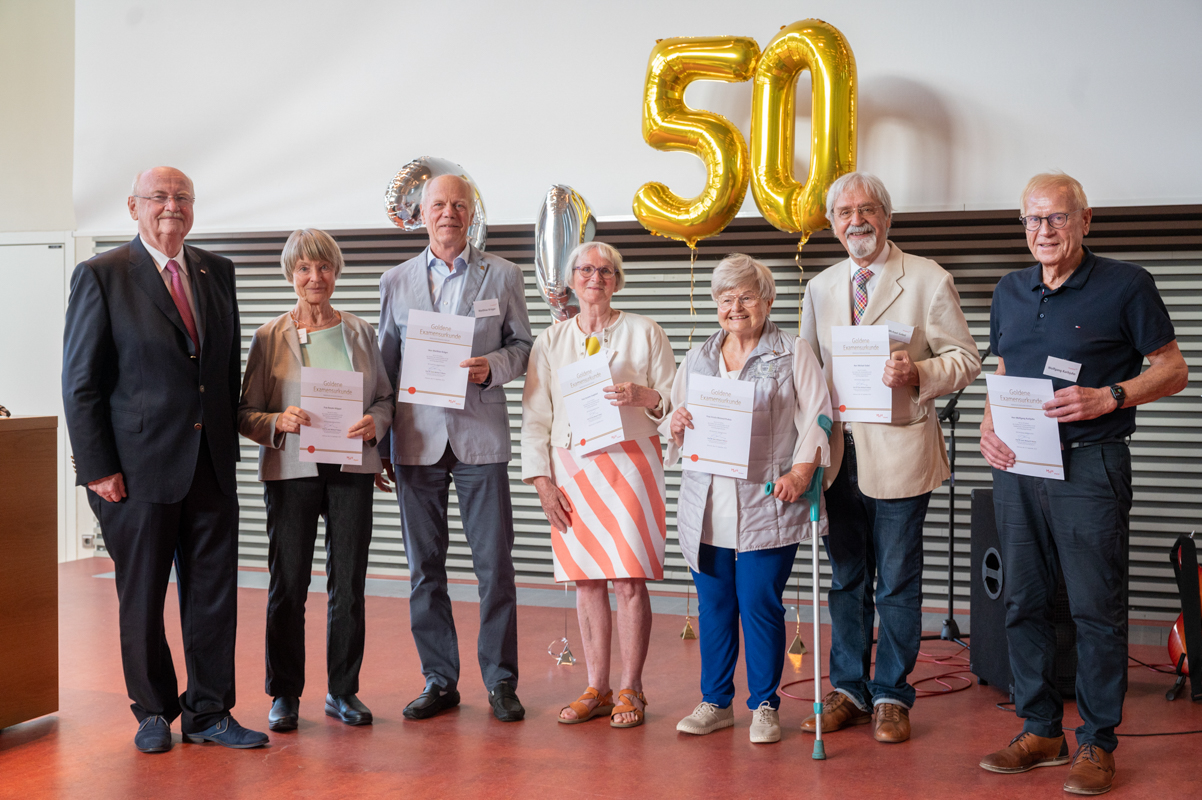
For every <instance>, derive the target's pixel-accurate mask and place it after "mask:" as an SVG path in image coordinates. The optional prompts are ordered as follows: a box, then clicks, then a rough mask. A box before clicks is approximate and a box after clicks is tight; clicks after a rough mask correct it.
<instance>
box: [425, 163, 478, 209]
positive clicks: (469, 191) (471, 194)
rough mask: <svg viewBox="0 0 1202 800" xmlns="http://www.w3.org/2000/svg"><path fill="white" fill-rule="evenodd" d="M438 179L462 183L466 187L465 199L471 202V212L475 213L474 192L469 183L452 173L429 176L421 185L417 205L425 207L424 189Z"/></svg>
mask: <svg viewBox="0 0 1202 800" xmlns="http://www.w3.org/2000/svg"><path fill="white" fill-rule="evenodd" d="M439 178H455V179H456V180H458V181H461V182H462V183H463V185H464V186H465V187H467V199H468V200H470V201H471V206H472V211H473V212H474V211H475V209H476V192H475V191H474V190H473V189H472V184H471V182H470V181H468V179H467V178H465V177H463V176H462V175H456V174H454V173H452V172H444V173H443V174H442V175H431V176H430V177H429V178H427V179H426V180H425V182H423V183H422V193H421V197H420V198H418V201H417V204H418V205H419V206H422V207H425V205H426V189H428V188H430V184H432V183H434V181H436V180H438V179H439Z"/></svg>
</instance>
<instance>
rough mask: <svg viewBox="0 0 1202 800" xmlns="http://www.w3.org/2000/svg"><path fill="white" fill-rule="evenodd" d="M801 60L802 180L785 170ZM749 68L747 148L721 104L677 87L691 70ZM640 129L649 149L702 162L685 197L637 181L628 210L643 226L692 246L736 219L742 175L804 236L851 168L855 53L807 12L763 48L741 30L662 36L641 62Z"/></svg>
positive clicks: (737, 72) (784, 225) (821, 221)
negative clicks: (700, 178) (695, 187)
mask: <svg viewBox="0 0 1202 800" xmlns="http://www.w3.org/2000/svg"><path fill="white" fill-rule="evenodd" d="M805 69H809V70H810V75H811V84H812V87H813V89H812V114H811V119H812V137H811V140H810V174H809V178H808V179H807V180H806V182H805V183H800V182H798V181H797V180H796V179H795V178H794V177H793V150H794V96H795V95H796V87H797V78H798V76H799V75H800V74H801V72H802V70H805ZM752 76H754V78H755V81H754V93H753V95H752V111H751V152H750V158H749V157H748V152H747V145H746V144H745V143H744V141H743V137H742V135H741V134H740V133H739V130H738V128H736V127H735V126H734V125H732V124H731V122H730V121H729V120H728V119H726V118H725V117H722V116H721V115H719V114H714V113H711V112H708V111H696V110H693V109H691V108H689V107H688V106H686V105H685V103H684V92H685V88H686V87H687V86H688V85H689V84H690V83H691V82H693V81H695V80H723V81H730V82H737V81H744V80H747V79H748V78H750V77H752ZM643 138H644V139H645V140H646V141H647V143H648V144H649V145H651V146H652V147H654V148H656V149H657V150H686V151H689V152H692V153H695V154H696V155H697V156H699V157H700V158H701V159H702V160H703V161H704V162H705V165H706V168H707V177H706V183H705V188H704V189H703V190H702V192H701V194H700V195H698V196H697V197H694V198H691V199H685V198H681V197H679V196H678V195H676V194H675V193H673V192H672V191H671V190H670V189H669V188H668V187H667V186H664V185H663V184H662V183H647V184H645V185H643V187H642V188H640V189H639V191H638V193H637V194H636V195H635V197H634V214H635V217H636V218H637V219H638V220H639V222H641V223H642V224H643V226H644V227H645V228H647V230H649V231H651V232H652V233H654V234H658V235H660V236H667V237H670V238H673V239H680V240H682V241H684V242H685V243H686V244H688V245H689V247H695V246H696V244H697V241H698V240H700V239H704V238H706V237H707V236H713V235H715V234H717V233H719V232H721V230H722V229H723V228H725V227H726V226H727V224H729V223H730V221H731V220H732V219H734V217H735V214H737V213H738V211H739V208H740V207H741V206H742V205H743V198H744V197H745V196H746V194H747V184H748V182H750V183H751V185H752V192H753V195H754V197H755V201H756V205H757V206H758V207H759V209H760V213H761V214H763V215H764V218H765V219H767V220H768V221H769V222H770V223H772V224H773V225H774V226H775V227H777V228H779V229H780V230H782V231H787V232H789V233H800V234H801V243H804V242H805V240H806V239H808V238H809V236H810V234H812V233H813V232H815V231H818V230H821V229H822V228H824V227H826V225H827V221H826V217H825V216H824V212H825V194H826V190H827V189H828V188H829V187H830V185H831V183H832V182H833V181H834V180H835V179H836V178H838V177H839V176H840V175H843V174H844V173H847V172H851V171H852V170H854V169H855V161H856V62H855V56H854V55H853V54H852V51H851V47H850V46H849V45H848V44H847V40H846V39H845V38H844V37H843V34H842V33H840V32H839V31H838V29H837V28H835V27H834V26H833V25H828V24H827V23H825V22H822V21H821V20H812V19H811V20H805V21H802V22H796V23H794V24H792V25H788V26H786V27H784V28H782V29H781V31H780V33H778V34H777V35H776V36H775V37H773V39H772V41H771V42H769V44H768V47H767V48H765V49H764V52H763V54H762V55H761V54H760V52H759V47H758V46H757V45H756V43H755V41H754V40H752V39H748V38H745V37H735V36H729V37H706V38H676V39H664V40H662V41H661V42H659V43H658V44H656V46H655V48H654V49H652V51H651V58H650V60H649V62H648V65H647V82H646V93H645V97H644V102H643ZM749 162H750V164H751V171H750V174H748V170H747V165H748V163H749Z"/></svg>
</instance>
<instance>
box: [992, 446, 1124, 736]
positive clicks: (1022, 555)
mask: <svg viewBox="0 0 1202 800" xmlns="http://www.w3.org/2000/svg"><path fill="white" fill-rule="evenodd" d="M1064 467H1065V476H1066V480H1063V481H1056V480H1048V479H1045V478H1032V477H1028V476H1025V475H1014V474H1011V473H1009V472H1003V471H1002V470H997V469H995V470H993V508H994V515H995V516H996V518H997V529H998V539H999V540H1000V542H1001V545H1002V547H1001V550H1002V566H1003V568H1004V571H1005V575H1006V580H1005V584H1004V588H1003V592H1004V595H1003V596H1004V598H1005V602H1006V640H1007V642H1008V644H1009V646H1010V670H1011V672H1013V674H1014V700H1015V711H1016V713H1017V714H1018V716H1019V717H1020V718H1021V719H1022V720H1023V731H1024V732H1030V733H1034V734H1035V735H1036V736H1045V737H1053V736H1059V735H1060V733H1061V722H1062V720H1063V717H1064V702H1063V700H1062V698H1061V697H1060V693H1059V692H1057V691H1056V685H1055V681H1054V679H1053V678H1054V672H1053V669H1054V659H1055V653H1056V631H1055V627H1054V624H1053V621H1052V603H1053V601H1054V599H1055V596H1056V588H1057V586H1058V584H1059V576H1060V574H1061V573H1062V572H1063V573H1064V583H1065V586H1066V587H1067V589H1068V601H1069V607H1070V608H1071V609H1072V615H1073V621H1074V622H1075V623H1076V624H1077V711H1078V712H1079V713H1080V714H1081V720H1082V722H1083V723H1084V724H1083V725H1082V726H1081V727H1080V728H1079V729H1078V730H1077V743H1078V744H1086V743H1089V744H1095V745H1097V746H1098V747H1100V748H1102V749H1103V750H1106V751H1107V752H1113V751H1114V748H1115V747H1116V746H1117V745H1118V738H1117V737H1116V736H1115V734H1114V729H1115V728H1116V727H1117V726H1118V724H1119V723H1120V722H1122V719H1123V697H1124V695H1125V694H1126V691H1127V598H1126V592H1125V590H1124V587H1125V586H1126V577H1127V547H1128V540H1129V538H1130V522H1129V520H1130V513H1131V452H1130V451H1129V450H1128V449H1127V445H1125V444H1122V443H1111V444H1098V445H1093V446H1090V447H1079V448H1072V449H1067V450H1065V451H1064Z"/></svg>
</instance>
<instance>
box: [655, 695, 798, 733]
mask: <svg viewBox="0 0 1202 800" xmlns="http://www.w3.org/2000/svg"><path fill="white" fill-rule="evenodd" d="M734 724H735V710H734V708H732V707H731V706H727V707H726V708H718V707H717V706H716V705H714V704H713V703H706V702H704V701H702V702H701V703H698V704H697V707H696V708H694V709H693V713H692V714H689V715H688V716H687V717H685V718H684V719H682V720H681V721H680V722H678V723H676V730H678V731H680V732H681V733H694V734H697V735H698V736H700V735H702V734H706V733H713V732H714V731H716V730H720V729H722V728H729V727H731V726H732V725H734ZM776 735H777V738H778V739H779V738H780V727H779V726H778V727H777V732H776Z"/></svg>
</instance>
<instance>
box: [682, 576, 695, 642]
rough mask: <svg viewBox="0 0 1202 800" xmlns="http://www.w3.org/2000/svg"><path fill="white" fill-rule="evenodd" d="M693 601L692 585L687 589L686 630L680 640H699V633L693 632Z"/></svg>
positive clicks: (685, 601)
mask: <svg viewBox="0 0 1202 800" xmlns="http://www.w3.org/2000/svg"><path fill="white" fill-rule="evenodd" d="M692 599H693V586H692V584H690V585H689V586H688V587H686V589H685V600H684V630H683V631H681V632H680V638H681V639H685V640H688V639H696V638H697V632H696V631H695V630H693V617H692V614H691V612H692Z"/></svg>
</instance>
